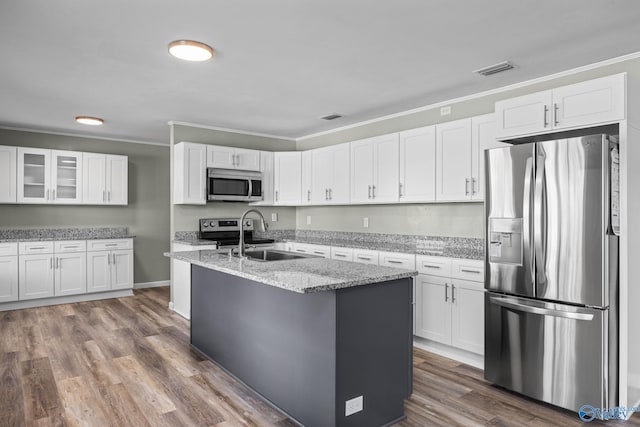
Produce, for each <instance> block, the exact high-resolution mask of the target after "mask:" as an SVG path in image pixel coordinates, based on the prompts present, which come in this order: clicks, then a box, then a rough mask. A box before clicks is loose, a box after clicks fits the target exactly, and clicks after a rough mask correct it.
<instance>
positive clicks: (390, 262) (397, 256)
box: [378, 252, 416, 270]
mask: <svg viewBox="0 0 640 427" xmlns="http://www.w3.org/2000/svg"><path fill="white" fill-rule="evenodd" d="M378 254H379V264H380V265H384V266H385V267H395V268H406V269H408V270H414V269H415V268H416V256H415V255H411V254H402V253H398V252H379V253H378Z"/></svg>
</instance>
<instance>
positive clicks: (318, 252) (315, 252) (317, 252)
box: [313, 251, 324, 255]
mask: <svg viewBox="0 0 640 427" xmlns="http://www.w3.org/2000/svg"><path fill="white" fill-rule="evenodd" d="M313 253H314V254H316V255H324V252H322V251H313Z"/></svg>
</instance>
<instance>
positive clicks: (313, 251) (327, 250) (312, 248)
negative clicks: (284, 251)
mask: <svg viewBox="0 0 640 427" xmlns="http://www.w3.org/2000/svg"><path fill="white" fill-rule="evenodd" d="M292 252H298V253H300V254H309V255H318V256H321V257H323V258H331V246H324V245H314V244H308V243H294V244H293V249H292Z"/></svg>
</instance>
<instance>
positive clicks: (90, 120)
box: [76, 116, 104, 126]
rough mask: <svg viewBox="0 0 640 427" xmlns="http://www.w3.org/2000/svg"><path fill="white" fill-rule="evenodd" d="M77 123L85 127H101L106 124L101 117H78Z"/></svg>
mask: <svg viewBox="0 0 640 427" xmlns="http://www.w3.org/2000/svg"><path fill="white" fill-rule="evenodd" d="M76 122H78V123H82V124H83V125H89V126H100V125H101V124H103V123H104V120H103V119H101V118H100V117H91V116H77V117H76Z"/></svg>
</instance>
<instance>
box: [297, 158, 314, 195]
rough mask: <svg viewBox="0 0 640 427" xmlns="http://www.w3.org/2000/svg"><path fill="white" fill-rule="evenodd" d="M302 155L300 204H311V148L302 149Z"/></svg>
mask: <svg viewBox="0 0 640 427" xmlns="http://www.w3.org/2000/svg"><path fill="white" fill-rule="evenodd" d="M301 157H302V179H301V185H302V194H301V197H302V198H301V201H300V204H301V205H310V204H312V198H313V197H312V196H313V193H312V185H313V178H312V172H313V162H312V157H313V150H307V151H303V152H302V154H301Z"/></svg>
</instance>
